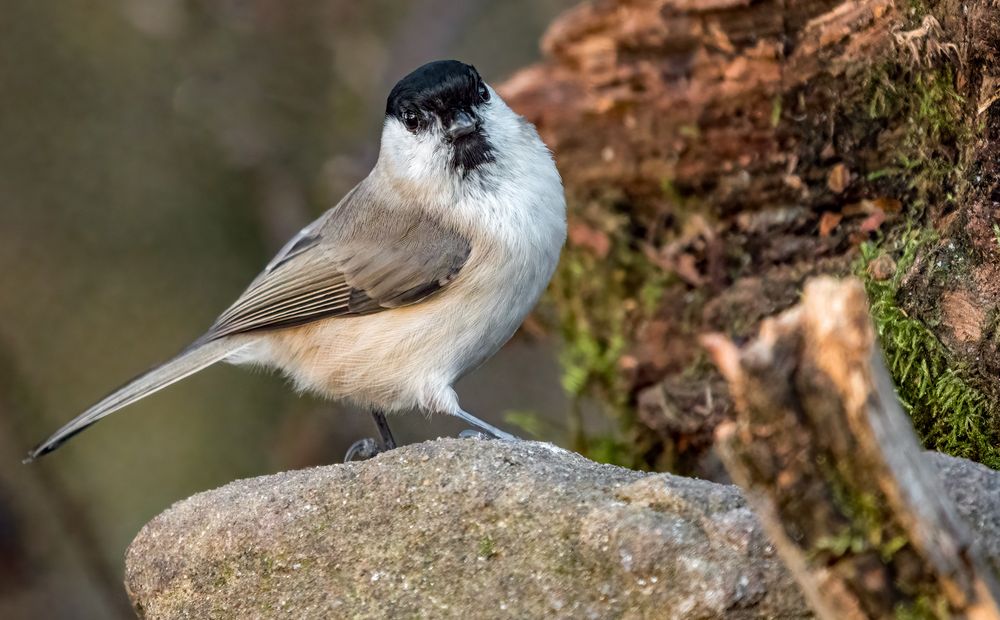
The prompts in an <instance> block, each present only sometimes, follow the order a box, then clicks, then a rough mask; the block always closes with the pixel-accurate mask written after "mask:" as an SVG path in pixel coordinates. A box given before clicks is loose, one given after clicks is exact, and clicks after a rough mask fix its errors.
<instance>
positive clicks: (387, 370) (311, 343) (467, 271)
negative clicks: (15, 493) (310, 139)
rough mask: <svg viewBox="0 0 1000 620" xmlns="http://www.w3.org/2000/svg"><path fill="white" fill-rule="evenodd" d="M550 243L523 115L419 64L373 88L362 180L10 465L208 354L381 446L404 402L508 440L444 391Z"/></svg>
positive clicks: (516, 297)
mask: <svg viewBox="0 0 1000 620" xmlns="http://www.w3.org/2000/svg"><path fill="white" fill-rule="evenodd" d="M565 238H566V203H565V198H564V195H563V188H562V181H561V179H560V177H559V173H558V172H557V170H556V166H555V163H554V162H553V159H552V155H551V153H550V152H549V150H548V148H547V147H546V146H545V144H544V143H543V142H542V140H541V139H540V138H539V136H538V133H537V132H536V131H535V128H534V126H532V125H531V124H530V123H529V122H527V121H526V120H525V119H524V118H522V117H521V116H519V115H517V114H516V113H514V112H513V111H512V110H511V109H510V108H509V107H507V104H506V103H504V101H503V100H502V99H501V98H500V97H499V96H498V95H497V93H496V91H495V90H493V88H491V87H490V86H489V85H488V84H486V83H485V82H484V81H483V79H482V78H481V77H480V76H479V73H478V72H477V71H476V69H475V68H474V67H472V66H470V65H467V64H464V63H461V62H457V61H453V60H445V61H438V62H432V63H429V64H426V65H424V66H422V67H420V68H418V69H416V70H415V71H413V72H412V73H410V74H409V75H407V76H406V77H404V78H403V79H402V80H400V81H399V83H397V84H396V85H395V87H394V88H393V89H392V92H391V93H390V94H389V98H388V101H387V104H386V114H385V122H384V124H383V127H382V140H381V149H380V151H379V157H378V161H377V162H376V164H375V167H374V168H373V169H372V171H371V173H370V174H369V175H368V176H367V177H366V178H365V179H364V180H363V181H361V182H360V183H358V185H357V186H355V187H354V189H352V190H351V191H350V192H349V193H348V194H347V195H346V196H345V197H344V198H343V199H342V200H341V201H340V203H338V204H337V205H336V206H335V207H333V208H332V209H330V210H329V211H327V212H326V213H324V214H323V215H322V216H321V217H320V218H319V219H318V220H316V221H315V222H313V223H312V224H310V225H308V226H306V227H305V228H304V229H303V230H302V231H301V232H299V233H298V234H297V235H296V236H295V237H293V238H292V239H291V240H290V241H289V242H288V243H287V244H286V245H285V246H284V247H283V248H282V249H281V250H280V251H279V252H278V254H277V256H275V257H274V259H273V260H272V261H271V262H270V263H269V264H268V265H267V267H265V268H264V270H263V272H262V273H261V274H260V275H258V276H257V278H256V279H255V280H253V282H251V284H250V286H249V287H248V288H247V289H246V290H245V291H244V292H243V294H242V295H240V297H239V298H238V299H237V300H236V302H235V303H233V305H232V306H230V307H229V309H228V310H226V311H225V312H223V313H222V315H221V316H219V318H218V319H217V320H216V321H215V324H214V325H212V326H211V328H209V330H208V331H207V332H206V333H205V334H204V335H203V336H201V337H200V338H198V339H197V340H196V341H195V342H194V343H193V344H191V345H190V346H189V347H187V348H186V349H185V350H184V351H182V352H181V353H180V354H179V355H177V356H176V357H174V358H173V359H172V360H170V361H168V362H166V363H165V364H163V365H161V366H158V367H156V368H153V369H152V370H150V371H149V372H147V373H145V374H143V375H140V376H139V377H137V378H135V379H134V380H132V381H131V382H129V383H128V384H126V385H125V386H124V387H122V388H120V389H118V390H117V391H115V392H113V393H111V394H110V395H109V396H107V397H105V398H104V399H103V400H101V401H100V402H98V403H97V404H96V405H94V406H93V407H91V408H90V409H88V410H87V411H85V412H83V413H82V414H80V415H79V416H78V417H76V418H75V419H73V420H72V421H70V422H69V423H68V424H66V425H65V426H63V427H62V428H61V429H59V430H58V431H57V432H56V433H55V434H53V435H52V436H51V437H49V438H48V439H46V440H45V441H44V442H42V443H41V444H39V445H38V446H37V447H36V448H34V449H33V450H32V451H31V452H30V453H29V455H28V458H27V459H26V461H30V460H33V459H35V458H37V457H39V456H41V455H43V454H46V453H48V452H51V451H52V450H55V449H56V448H57V447H59V446H60V445H61V444H62V443H64V442H65V441H66V440H68V439H69V438H71V437H72V436H74V435H76V434H77V433H79V432H81V431H83V430H84V429H85V428H87V427H89V426H90V425H91V424H93V423H95V422H97V421H98V420H100V419H101V418H103V417H105V416H107V415H108V414H110V413H112V412H114V411H117V410H118V409H121V408H122V407H125V406H127V405H130V404H132V403H134V402H136V401H137V400H139V399H141V398H145V397H146V396H149V395H150V394H152V393H154V392H156V391H158V390H161V389H163V388H165V387H167V386H168V385H171V384H173V383H175V382H177V381H180V380H181V379H184V378H185V377H187V376H189V375H192V374H194V373H196V372H198V371H199V370H202V369H203V368H206V367H208V366H210V365H212V364H214V363H216V362H220V361H226V362H231V363H236V364H255V365H261V366H267V367H273V368H277V369H280V370H281V371H282V372H284V373H285V374H286V375H287V376H288V377H289V378H290V379H291V380H292V381H293V382H294V383H295V385H296V386H297V387H298V388H299V389H301V390H308V391H310V392H315V393H317V394H320V395H322V396H325V397H332V398H338V399H346V400H349V401H352V402H354V403H356V404H358V405H360V406H362V407H365V408H367V409H368V410H370V411H371V412H372V413H373V415H374V417H375V421H376V424H377V426H378V428H379V431H380V433H381V435H382V443H383V447H385V448H391V447H394V441H393V440H392V436H391V433H390V432H389V429H388V426H387V424H386V421H385V417H384V415H385V414H386V413H393V412H400V411H409V410H421V411H424V412H429V413H444V414H449V415H453V416H457V417H459V418H461V419H463V420H465V421H466V422H467V423H469V424H471V425H473V426H475V427H477V428H478V429H481V430H482V431H484V432H485V433H487V434H489V435H492V436H495V437H498V438H503V439H512V438H513V437H512V436H511V435H509V434H508V433H505V432H503V431H501V430H499V429H497V428H494V427H493V426H491V425H489V424H487V423H485V422H483V421H481V420H479V419H477V418H475V417H473V416H472V415H470V414H469V413H467V412H465V411H463V410H462V408H461V406H460V405H459V403H458V398H457V396H456V395H455V391H454V389H453V388H452V386H453V385H454V383H455V382H456V381H457V380H458V379H459V378H461V377H462V376H463V375H465V374H466V373H468V372H469V371H470V370H472V369H474V368H476V367H477V366H478V365H480V364H481V363H483V362H484V361H485V360H486V359H488V358H489V357H491V356H492V355H493V354H494V353H496V352H497V350H498V349H499V348H500V347H501V346H502V345H503V344H504V343H505V342H506V341H507V340H508V339H509V338H510V337H511V336H512V335H513V334H514V331H515V330H516V329H517V328H518V326H519V325H520V324H521V322H522V321H523V320H524V318H525V316H526V315H527V314H528V312H529V311H530V310H531V309H532V308H533V307H534V305H535V303H536V302H537V301H538V298H539V296H540V295H541V294H542V292H543V290H544V289H545V287H546V285H547V284H548V282H549V279H550V278H551V277H552V273H553V271H554V269H555V267H556V262H557V261H558V259H559V254H560V250H561V248H562V246H563V243H564V241H565ZM358 447H359V449H360V450H361V451H362V452H369V453H371V452H372V446H371V445H366V446H358ZM375 451H377V449H376V450H375ZM350 456H351V455H349V458H350Z"/></svg>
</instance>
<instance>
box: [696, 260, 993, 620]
mask: <svg viewBox="0 0 1000 620" xmlns="http://www.w3.org/2000/svg"><path fill="white" fill-rule="evenodd" d="M704 340H705V343H706V345H707V346H708V348H709V349H710V351H711V353H712V356H713V358H714V360H715V362H716V364H718V366H719V369H720V370H721V371H722V373H723V375H724V376H725V377H726V379H727V380H728V381H729V384H730V386H731V393H732V395H733V399H734V402H735V404H736V409H737V412H738V417H737V419H736V421H735V422H727V423H724V424H723V425H721V426H720V427H719V429H718V432H717V435H718V441H719V447H720V452H721V454H722V457H723V461H724V462H725V464H726V467H727V469H728V470H729V472H730V474H731V475H732V477H733V479H734V480H735V481H736V482H737V483H738V484H739V485H740V486H742V487H743V488H744V489H745V491H746V492H747V496H748V499H749V501H750V502H751V505H752V506H753V508H754V510H755V512H756V513H757V515H758V516H759V517H760V519H761V521H762V523H763V526H764V528H765V530H766V531H767V533H768V535H769V536H770V538H771V540H772V541H773V542H774V543H775V546H776V547H777V549H778V552H779V554H780V555H781V557H782V558H783V559H784V561H785V564H786V566H788V567H789V568H790V569H791V571H792V573H793V574H794V575H795V578H796V580H797V581H798V582H799V585H800V586H801V587H802V589H803V592H804V593H805V594H806V597H807V599H808V600H809V602H810V604H811V605H812V607H813V608H814V609H815V610H816V612H817V613H818V614H819V615H820V616H821V617H823V618H829V619H834V618H836V619H844V618H898V617H938V618H949V617H964V618H980V619H987V618H1000V605H998V601H1000V585H998V584H997V581H996V577H995V576H994V575H993V574H992V573H991V572H990V569H989V567H988V565H987V564H986V562H985V561H984V559H983V556H982V554H981V552H980V551H979V550H977V548H976V545H975V544H974V541H973V539H972V538H971V536H970V535H969V533H968V531H967V530H966V527H965V525H964V524H963V523H962V522H961V519H960V518H959V517H958V515H957V513H956V510H955V507H954V506H953V504H952V502H951V500H950V499H949V498H948V496H947V495H946V494H945V492H944V490H943V489H942V488H941V487H940V485H939V482H938V480H937V479H936V478H935V477H934V475H933V470H931V469H929V467H928V461H927V460H926V458H925V457H923V454H922V450H921V448H920V445H919V442H918V441H917V437H916V435H915V434H914V432H913V430H912V427H911V425H910V422H909V418H908V417H907V416H906V414H905V413H904V412H903V410H902V408H901V407H900V405H899V402H898V401H897V399H896V396H895V391H894V388H893V385H892V380H891V378H890V377H889V374H888V372H887V371H886V368H885V366H884V364H883V363H882V354H881V351H880V350H879V348H878V346H877V343H876V338H875V331H874V329H873V326H872V323H871V321H870V319H869V316H868V305H867V303H866V299H865V290H864V288H863V287H862V285H861V284H860V283H858V282H856V281H846V282H838V281H835V280H833V279H830V278H821V279H817V280H814V281H811V282H810V283H809V284H808V285H807V286H806V289H805V293H804V295H803V298H802V302H801V304H800V305H798V306H796V307H794V308H792V309H791V310H788V311H786V312H785V313H783V314H782V315H781V316H779V317H777V318H774V319H768V320H766V321H764V323H763V324H762V325H761V330H760V336H759V337H758V338H757V339H756V340H755V341H753V342H752V343H750V344H748V345H746V346H744V347H742V348H738V347H737V346H736V345H735V344H733V343H732V342H730V341H729V340H728V339H726V338H725V337H723V336H718V335H715V336H707V337H705V338H704Z"/></svg>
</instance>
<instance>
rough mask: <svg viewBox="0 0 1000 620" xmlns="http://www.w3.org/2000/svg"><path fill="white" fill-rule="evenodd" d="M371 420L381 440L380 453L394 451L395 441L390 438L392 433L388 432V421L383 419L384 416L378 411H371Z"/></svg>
mask: <svg viewBox="0 0 1000 620" xmlns="http://www.w3.org/2000/svg"><path fill="white" fill-rule="evenodd" d="M372 420H374V421H375V428H377V429H378V434H379V438H381V439H382V451H383V452H385V451H387V450H394V449H395V448H396V439H395V438H394V437H393V436H392V431H391V430H389V420H386V419H385V414H384V413H382V412H381V411H379V410H378V409H373V410H372Z"/></svg>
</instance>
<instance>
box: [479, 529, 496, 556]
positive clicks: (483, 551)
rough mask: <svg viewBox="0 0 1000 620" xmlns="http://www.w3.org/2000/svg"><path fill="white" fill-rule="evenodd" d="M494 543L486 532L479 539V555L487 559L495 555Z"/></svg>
mask: <svg viewBox="0 0 1000 620" xmlns="http://www.w3.org/2000/svg"><path fill="white" fill-rule="evenodd" d="M496 553H497V550H496V543H495V542H494V541H493V538H492V537H491V536H489V535H488V534H487V535H486V536H483V537H482V538H480V539H479V557H481V558H486V559H489V558H491V557H493V556H494V555H496Z"/></svg>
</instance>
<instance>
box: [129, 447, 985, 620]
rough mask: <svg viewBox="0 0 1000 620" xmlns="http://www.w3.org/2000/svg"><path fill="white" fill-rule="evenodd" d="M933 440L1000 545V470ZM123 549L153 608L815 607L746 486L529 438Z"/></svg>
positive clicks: (146, 605)
mask: <svg viewBox="0 0 1000 620" xmlns="http://www.w3.org/2000/svg"><path fill="white" fill-rule="evenodd" d="M933 458H935V459H936V460H938V461H939V462H940V466H941V468H942V471H943V472H944V473H945V474H946V475H947V476H949V477H950V476H956V477H958V478H961V480H960V481H956V482H957V483H956V484H950V483H949V485H948V486H949V489H951V490H952V492H953V493H954V492H957V493H958V494H959V495H961V497H962V499H961V500H960V501H959V504H960V506H963V507H962V508H961V512H962V514H963V515H965V516H966V517H969V516H970V515H971V517H972V519H971V520H972V521H973V523H972V525H973V526H975V527H976V528H977V529H978V528H980V527H982V528H988V530H980V534H981V536H984V537H985V538H989V539H990V540H988V541H986V540H984V542H985V546H986V547H987V548H989V549H991V553H993V554H994V558H993V559H994V561H996V559H997V558H998V557H1000V555H998V554H997V551H998V550H1000V532H998V528H997V527H996V525H997V524H996V518H997V517H996V516H995V515H996V514H997V513H1000V510H998V511H997V512H994V514H993V516H991V517H987V516H977V515H978V511H980V510H983V509H985V507H987V506H988V505H990V506H992V508H997V507H996V505H995V502H1000V499H998V498H997V497H996V495H997V489H998V484H1000V474H998V473H997V472H992V471H991V470H985V471H981V470H980V469H978V466H976V465H974V464H972V463H966V462H964V461H958V460H955V459H941V457H937V456H935V457H933ZM985 488H990V489H992V492H993V494H994V497H993V498H992V499H991V498H988V497H985V496H986V495H989V492H984V491H983V489H985ZM976 489H979V492H978V493H977V492H976ZM991 501H992V502H994V504H990V502H991ZM991 519H992V520H991ZM989 528H991V529H989ZM126 565H127V566H126V586H127V588H128V590H129V594H130V596H131V597H132V600H133V602H134V603H135V605H136V608H137V610H139V612H140V615H144V616H145V617H147V618H231V617H232V618H236V617H239V618H271V617H289V618H341V617H351V618H390V617H391V618H400V617H403V618H410V617H417V618H419V617H424V618H451V617H464V618H537V617H550V618H677V619H685V618H719V617H725V618H796V617H804V616H808V615H809V614H808V612H807V611H806V609H805V605H804V603H803V601H802V599H801V597H800V595H799V593H798V590H797V588H796V587H795V586H794V585H793V584H792V582H791V579H790V577H789V576H788V575H787V573H786V571H785V570H784V568H783V567H782V566H781V563H780V561H779V559H778V558H777V557H776V556H775V554H774V551H773V549H772V548H771V546H770V545H769V543H768V541H767V540H766V539H765V537H764V535H763V533H762V532H761V530H760V528H759V526H758V525H757V522H756V520H755V518H754V517H753V515H752V514H751V513H750V511H749V510H748V509H747V508H746V506H745V504H744V501H743V499H742V497H741V495H740V493H739V491H738V490H737V489H736V488H735V487H730V486H724V485H718V484H714V483H710V482H704V481H699V480H693V479H688V478H680V477H676V476H671V475H667V474H643V473H639V472H633V471H628V470H624V469H621V468H616V467H611V466H604V465H598V464H596V463H593V462H591V461H588V460H586V459H584V458H583V457H580V456H578V455H575V454H572V453H570V452H566V451H563V450H560V449H557V448H554V447H552V446H550V445H547V444H540V443H529V442H522V443H504V442H495V441H476V440H449V439H445V440H438V441H434V442H429V443H424V444H418V445H412V446H407V447H404V448H400V449H398V450H394V451H392V452H390V453H387V454H383V455H380V456H379V457H377V458H375V459H373V460H371V461H368V462H365V463H354V464H349V465H333V466H328V467H319V468H315V469H308V470H302V471H294V472H286V473H281V474H276V475H273V476H266V477H262V478H255V479H251V480H240V481H237V482H233V483H232V484H229V485H226V486H225V487H222V488H220V489H217V490H214V491H208V492H205V493H201V494H199V495H195V496H193V497H191V498H189V499H186V500H184V501H182V502H179V503H177V504H176V505H175V506H173V507H172V508H170V509H169V510H167V511H166V512H164V513H163V514H161V515H160V516H158V517H156V518H155V519H154V520H152V521H151V522H150V523H149V524H147V525H146V527H144V528H143V529H142V531H141V532H140V533H139V535H138V536H137V537H136V539H135V541H134V542H133V543H132V545H131V546H130V547H129V550H128V552H127V557H126Z"/></svg>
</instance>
